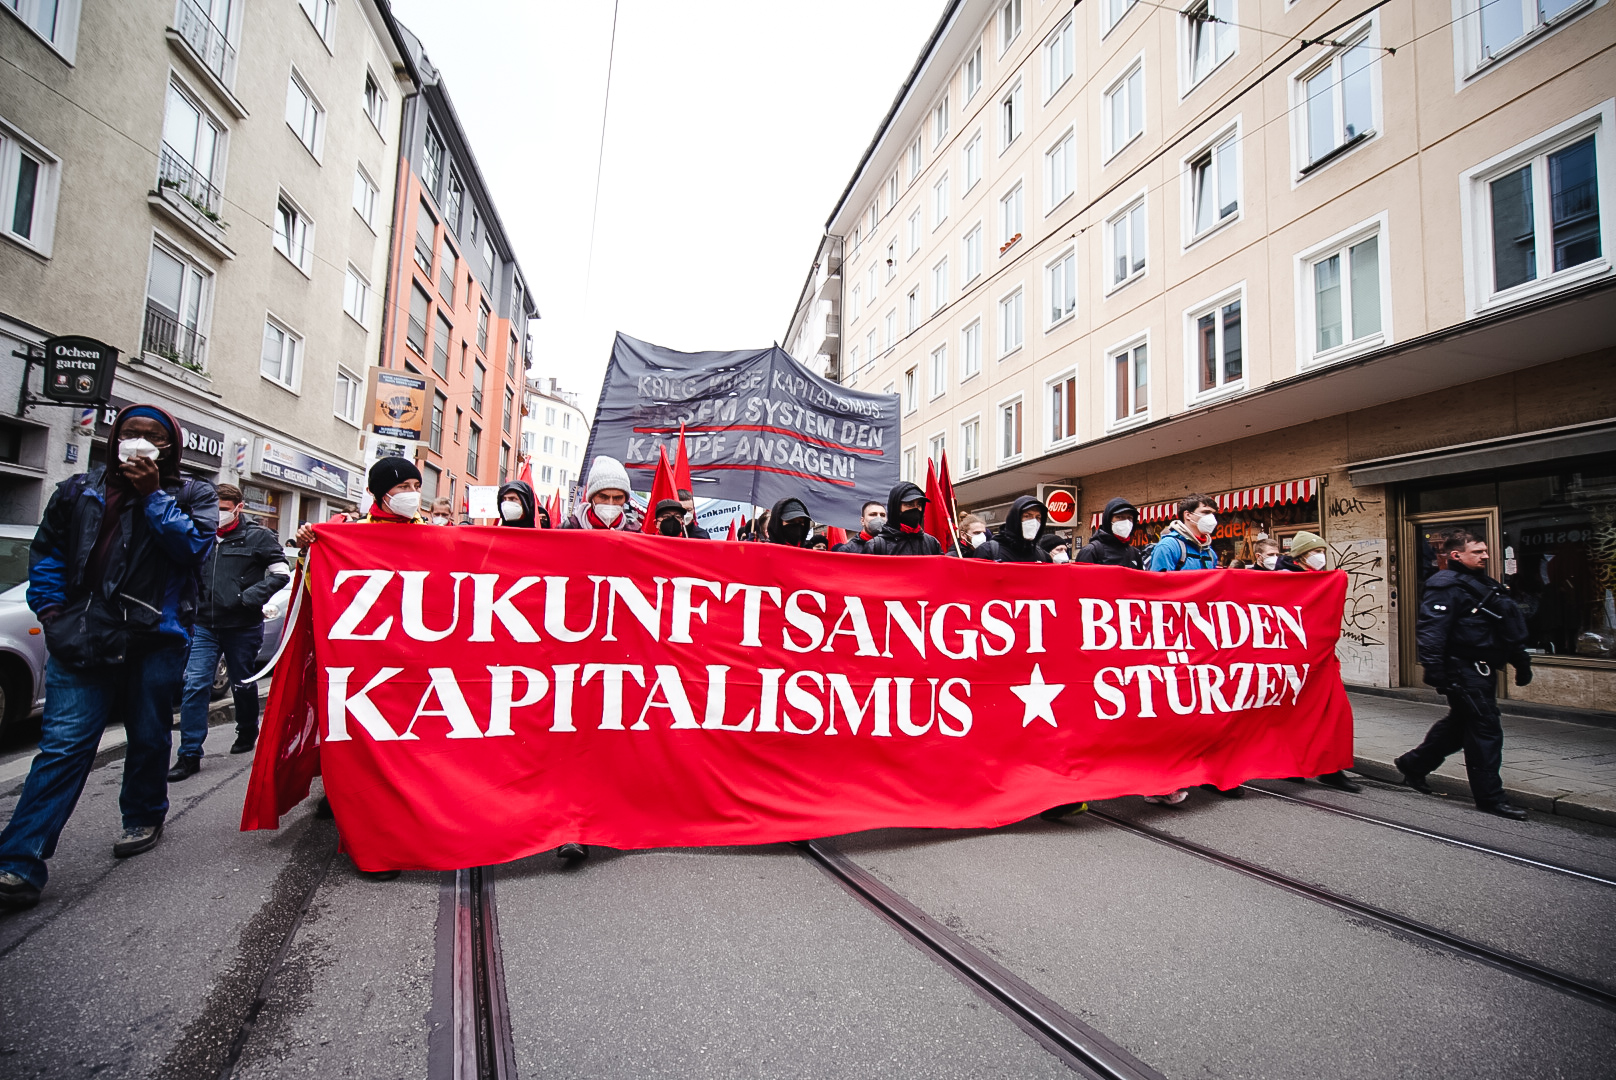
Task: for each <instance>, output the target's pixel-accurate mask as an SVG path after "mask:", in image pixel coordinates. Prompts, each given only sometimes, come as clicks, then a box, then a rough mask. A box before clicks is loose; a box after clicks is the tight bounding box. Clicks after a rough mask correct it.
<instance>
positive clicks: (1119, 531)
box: [1111, 518, 1133, 540]
mask: <svg viewBox="0 0 1616 1080" xmlns="http://www.w3.org/2000/svg"><path fill="white" fill-rule="evenodd" d="M1111 535H1112V536H1114V537H1116V538H1117V539H1118V540H1126V539H1128V537H1130V536H1132V535H1133V522H1131V521H1129V520H1128V519H1127V518H1123V519H1122V520H1121V521H1113V522H1112V523H1111Z"/></svg>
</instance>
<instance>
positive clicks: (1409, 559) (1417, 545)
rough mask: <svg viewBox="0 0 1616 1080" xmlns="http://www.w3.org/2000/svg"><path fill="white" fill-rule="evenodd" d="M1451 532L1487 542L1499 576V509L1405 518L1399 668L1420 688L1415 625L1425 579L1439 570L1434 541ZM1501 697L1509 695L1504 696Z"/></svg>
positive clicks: (1406, 683) (1490, 570) (1405, 678)
mask: <svg viewBox="0 0 1616 1080" xmlns="http://www.w3.org/2000/svg"><path fill="white" fill-rule="evenodd" d="M1448 529H1465V530H1467V531H1468V532H1472V533H1474V534H1475V535H1477V536H1479V537H1481V538H1482V539H1484V540H1486V541H1487V553H1488V555H1489V556H1490V558H1489V560H1488V565H1487V572H1488V573H1489V574H1492V575H1493V576H1494V577H1497V576H1498V573H1497V568H1495V567H1494V566H1493V561H1494V560H1496V559H1498V558H1499V552H1500V550H1501V548H1500V537H1499V527H1498V507H1496V506H1480V507H1473V508H1471V509H1468V510H1444V511H1441V512H1439V513H1429V514H1409V515H1406V516H1404V518H1403V541H1402V545H1401V550H1402V553H1403V557H1402V558H1400V559H1398V565H1399V575H1398V576H1399V578H1400V579H1401V580H1400V581H1399V583H1398V586H1399V587H1398V595H1399V596H1400V597H1401V598H1402V602H1401V603H1400V604H1399V605H1398V611H1399V613H1400V625H1399V626H1398V641H1399V643H1400V646H1401V647H1400V648H1399V649H1398V652H1399V654H1400V655H1399V659H1400V664H1399V668H1400V670H1401V672H1402V679H1401V682H1402V684H1403V685H1404V686H1419V685H1421V682H1420V664H1419V659H1418V652H1417V649H1416V647H1415V641H1414V622H1415V620H1416V619H1417V618H1418V616H1419V610H1420V599H1421V595H1422V594H1423V593H1424V591H1425V579H1426V578H1428V577H1430V576H1431V575H1432V574H1434V573H1436V571H1437V564H1436V547H1435V544H1434V543H1433V538H1434V537H1436V536H1437V535H1438V534H1440V533H1442V532H1444V531H1446V530H1448ZM1500 696H1501V697H1502V696H1507V695H1504V694H1502V693H1500Z"/></svg>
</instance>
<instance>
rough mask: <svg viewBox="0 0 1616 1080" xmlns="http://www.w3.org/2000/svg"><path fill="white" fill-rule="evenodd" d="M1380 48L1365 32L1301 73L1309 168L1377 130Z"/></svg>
mask: <svg viewBox="0 0 1616 1080" xmlns="http://www.w3.org/2000/svg"><path fill="white" fill-rule="evenodd" d="M1505 2H1508V0H1505ZM1378 52H1379V50H1378V49H1376V48H1375V47H1374V45H1373V44H1372V43H1371V42H1370V40H1369V34H1368V33H1367V32H1365V33H1364V34H1362V35H1360V36H1359V38H1358V39H1357V40H1356V41H1354V42H1353V43H1351V44H1349V45H1348V46H1347V47H1346V48H1343V49H1337V50H1335V51H1334V52H1332V53H1331V54H1330V55H1329V57H1327V58H1326V59H1325V60H1324V62H1323V63H1321V64H1319V65H1317V66H1315V67H1313V68H1310V69H1309V70H1308V71H1306V72H1304V73H1303V74H1301V75H1298V76H1297V77H1296V83H1295V85H1296V88H1297V89H1296V92H1297V93H1298V94H1299V95H1300V97H1301V99H1302V100H1301V108H1299V109H1297V110H1296V114H1295V115H1296V122H1297V124H1298V125H1299V126H1300V127H1301V131H1300V132H1299V136H1298V140H1297V144H1298V146H1299V147H1300V149H1301V153H1300V154H1299V155H1298V157H1299V160H1300V164H1301V169H1302V171H1303V172H1307V171H1308V169H1309V168H1311V167H1313V166H1316V165H1319V164H1321V163H1322V162H1324V161H1325V160H1326V159H1328V158H1330V157H1331V156H1332V155H1334V154H1335V153H1336V152H1337V151H1339V150H1342V149H1345V148H1346V147H1348V146H1351V145H1353V144H1354V143H1357V142H1359V141H1361V140H1363V139H1367V138H1368V137H1369V136H1370V135H1371V134H1373V133H1374V128H1375V83H1376V80H1375V78H1374V74H1375V72H1374V68H1375V64H1374V61H1375V57H1376V55H1377V53H1378Z"/></svg>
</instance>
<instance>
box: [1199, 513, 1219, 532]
mask: <svg viewBox="0 0 1616 1080" xmlns="http://www.w3.org/2000/svg"><path fill="white" fill-rule="evenodd" d="M1195 527H1196V528H1197V529H1200V530H1201V535H1202V536H1211V535H1212V530H1213V529H1216V528H1217V527H1218V515H1216V514H1202V515H1201V516H1200V517H1198V518H1196V519H1195Z"/></svg>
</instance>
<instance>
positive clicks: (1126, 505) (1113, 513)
mask: <svg viewBox="0 0 1616 1080" xmlns="http://www.w3.org/2000/svg"><path fill="white" fill-rule="evenodd" d="M1138 518H1139V511H1138V510H1137V509H1136V508H1135V507H1134V505H1133V503H1131V502H1129V501H1128V500H1127V499H1120V498H1119V499H1112V500H1111V501H1110V502H1108V503H1106V504H1105V509H1104V510H1102V511H1100V527H1099V528H1098V529H1095V530H1094V535H1093V536H1091V537H1089V542H1088V543H1086V544H1084V545H1083V546H1082V547H1081V548H1079V549H1078V552H1077V555H1076V556H1075V557H1074V558H1073V560H1072V561H1073V562H1080V563H1093V564H1094V565H1096V566H1126V567H1128V568H1129V569H1131V570H1143V569H1144V568H1145V563H1144V559H1143V558H1142V557H1141V556H1140V554H1139V549H1138V548H1136V547H1134V546H1133V545H1132V544H1130V543H1129V542H1128V540H1129V538H1130V537H1131V536H1133V528H1134V525H1135V523H1136V522H1137V521H1138Z"/></svg>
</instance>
